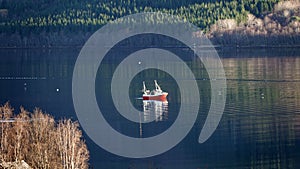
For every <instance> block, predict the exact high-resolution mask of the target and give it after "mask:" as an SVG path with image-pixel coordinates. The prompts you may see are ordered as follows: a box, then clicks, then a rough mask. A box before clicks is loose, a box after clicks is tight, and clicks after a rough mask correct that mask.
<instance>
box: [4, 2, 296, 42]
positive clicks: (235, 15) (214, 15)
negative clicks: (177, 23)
mask: <svg viewBox="0 0 300 169" xmlns="http://www.w3.org/2000/svg"><path fill="white" fill-rule="evenodd" d="M278 2H279V0H269V1H261V0H241V1H229V0H205V1H203V0H202V1H199V0H187V1H181V0H162V1H158V0H120V1H113V0H26V1H23V0H0V38H1V39H6V41H0V46H2V47H11V46H17V47H19V46H20V47H34V46H36V47H38V46H61V45H62V46H64V45H72V46H73V45H83V43H84V42H85V40H86V39H87V38H88V37H89V36H90V35H91V33H93V32H94V31H96V30H97V29H99V28H100V27H101V26H103V25H104V24H106V23H107V22H109V21H111V20H114V19H116V18H119V17H122V16H125V15H129V14H133V13H138V12H155V11H161V12H165V13H169V14H172V15H178V16H180V17H182V18H184V19H187V20H188V21H189V22H191V23H193V24H195V25H197V26H198V27H199V28H201V29H202V30H203V31H204V32H206V33H207V35H208V36H209V37H211V38H212V39H213V40H214V42H215V43H216V44H219V45H224V44H225V45H226V43H227V42H226V41H228V40H227V39H225V40H219V39H218V38H220V37H221V38H224V36H223V35H224V33H225V34H226V36H227V35H228V36H230V34H232V32H238V31H241V30H243V33H244V34H247V35H248V34H250V35H251V31H250V32H249V31H248V30H249V28H248V27H251V26H253V25H251V24H252V21H251V17H252V18H255V19H254V20H255V21H257V19H260V18H262V17H263V16H270V17H269V18H271V20H272V19H273V18H274V17H273V16H272V17H271V14H270V13H271V12H274V11H275V8H274V7H275V4H276V3H278ZM293 2H296V1H293ZM292 11H294V9H293V10H292ZM278 14H279V13H278ZM249 16H251V17H249ZM288 17H289V18H290V20H296V21H297V20H299V18H298V15H294V13H293V15H291V16H288ZM224 20H225V23H226V21H228V20H233V21H234V23H235V24H236V26H234V27H233V28H230V30H228V28H226V27H224V28H222V29H221V30H219V29H214V25H218V24H219V23H220V22H224ZM261 20H262V19H261ZM249 22H250V25H249V24H248V23H249ZM288 23H290V22H288ZM241 25H248V26H247V28H245V27H244V28H243V26H241ZM296 27H297V23H296ZM255 29H257V28H255ZM233 30H234V31H233ZM251 30H254V29H252V28H251ZM259 30H260V29H259ZM239 33H240V32H239ZM221 35H222V36H221ZM252 35H259V36H261V32H260V31H259V33H258V32H254V34H253V32H252ZM224 41H225V42H224ZM228 43H232V42H230V41H228Z"/></svg>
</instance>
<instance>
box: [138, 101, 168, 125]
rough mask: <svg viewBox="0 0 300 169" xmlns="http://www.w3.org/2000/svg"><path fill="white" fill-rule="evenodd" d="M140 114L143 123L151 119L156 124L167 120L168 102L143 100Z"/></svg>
mask: <svg viewBox="0 0 300 169" xmlns="http://www.w3.org/2000/svg"><path fill="white" fill-rule="evenodd" d="M142 114H143V118H144V121H150V120H151V119H155V121H156V122H158V121H164V120H167V119H168V101H158V100H143V113H142ZM153 116H154V117H155V118H153Z"/></svg>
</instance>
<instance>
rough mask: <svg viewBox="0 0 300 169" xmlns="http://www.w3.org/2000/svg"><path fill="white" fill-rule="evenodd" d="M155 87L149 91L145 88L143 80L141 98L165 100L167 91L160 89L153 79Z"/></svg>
mask: <svg viewBox="0 0 300 169" xmlns="http://www.w3.org/2000/svg"><path fill="white" fill-rule="evenodd" d="M154 84H155V89H154V90H152V91H150V90H147V88H146V85H145V82H143V92H144V94H143V100H160V101H166V100H167V95H168V93H167V92H164V91H162V90H161V88H160V86H159V85H158V84H157V81H156V80H154Z"/></svg>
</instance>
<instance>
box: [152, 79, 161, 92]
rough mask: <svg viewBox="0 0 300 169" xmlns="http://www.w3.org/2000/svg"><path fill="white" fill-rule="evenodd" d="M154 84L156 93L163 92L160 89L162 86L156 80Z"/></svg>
mask: <svg viewBox="0 0 300 169" xmlns="http://www.w3.org/2000/svg"><path fill="white" fill-rule="evenodd" d="M154 83H155V90H156V91H162V90H161V88H160V86H159V85H158V84H157V81H156V80H154Z"/></svg>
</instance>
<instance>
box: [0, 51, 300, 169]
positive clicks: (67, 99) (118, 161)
mask: <svg viewBox="0 0 300 169" xmlns="http://www.w3.org/2000/svg"><path fill="white" fill-rule="evenodd" d="M79 51H80V49H79V48H75V49H51V50H48V49H27V50H24V49H1V50H0V57H1V61H0V102H1V104H4V103H5V102H7V101H9V102H10V103H11V104H12V105H13V106H14V107H15V108H17V107H19V106H21V105H23V106H24V107H25V108H26V109H29V110H32V109H34V107H40V108H42V109H43V110H44V111H46V112H47V113H49V114H51V115H53V116H54V117H55V118H57V119H59V118H62V117H67V118H72V119H74V120H77V118H76V113H75V110H74V107H73V101H72V75H73V68H74V64H75V62H76V58H77V56H78V53H79ZM219 54H220V56H221V58H222V62H223V65H224V69H225V72H226V77H227V87H228V88H227V101H226V107H225V111H224V114H223V117H222V119H221V122H220V124H219V126H218V128H217V130H216V131H215V133H214V134H213V135H212V137H211V138H210V139H209V140H208V141H206V142H205V143H203V144H199V143H198V136H199V133H200V131H201V128H202V125H203V124H204V121H205V118H206V115H207V112H208V108H209V105H210V84H209V80H207V74H206V72H205V69H204V68H203V67H202V66H201V64H200V65H199V64H195V65H196V67H195V70H197V72H198V73H199V76H197V77H199V78H197V82H198V85H199V87H200V88H199V90H200V95H201V99H200V100H201V105H200V110H199V114H198V119H197V121H196V123H195V125H194V127H193V128H192V130H191V131H190V133H189V134H188V135H187V137H186V138H185V139H184V140H183V141H182V142H181V143H180V144H178V145H177V146H176V147H174V148H173V149H171V150H169V151H167V152H165V153H163V154H161V155H158V156H155V157H151V158H145V159H129V158H123V157H119V156H116V155H113V154H111V153H109V152H107V151H105V150H103V149H102V148H100V147H98V146H97V145H96V144H94V143H93V142H92V141H91V140H90V139H89V137H88V136H87V135H85V139H86V140H87V144H88V147H89V150H90V155H91V160H90V163H91V166H92V167H94V168H104V169H106V168H107V169H113V168H116V169H117V168H118V169H119V168H124V169H125V168H126V169H127V168H139V169H140V168H162V169H175V168H178V169H183V168H185V169H197V168H201V169H202V168H295V169H297V168H300V50H299V49H288V50H282V49H272V50H261V49H251V50H250V49H249V50H241V51H234V52H228V51H219ZM114 59H115V58H112V59H110V60H107V61H106V62H105V63H104V64H103V65H102V66H103V70H102V71H99V73H98V74H99V75H98V74H97V79H96V86H97V88H96V89H95V92H96V94H97V101H98V104H99V105H100V106H101V107H102V111H103V112H106V113H105V114H104V116H105V118H106V119H107V121H109V122H110V124H111V126H112V127H114V128H115V129H116V130H118V131H119V132H121V133H123V134H126V135H129V136H132V137H137V138H139V137H143V138H144V137H150V136H154V135H157V134H159V133H161V132H163V131H164V130H166V129H168V127H170V126H171V125H172V123H173V122H174V120H175V119H176V117H177V115H178V110H179V107H180V92H179V91H178V86H177V84H176V83H175V81H174V79H173V78H172V77H171V76H169V75H168V74H166V73H164V72H162V71H157V70H148V71H143V72H141V73H139V74H138V75H137V76H136V77H135V78H134V79H133V80H132V82H131V87H130V90H129V93H130V96H131V102H132V104H133V105H134V106H135V107H136V108H137V109H139V110H140V111H143V112H144V114H143V116H141V117H140V118H144V119H147V118H151V116H154V117H156V120H155V121H154V122H152V123H149V124H138V123H130V122H128V121H126V120H124V119H123V118H122V117H120V115H119V114H118V112H116V110H115V109H114V108H112V103H111V101H110V99H107V98H109V97H110V96H109V93H108V91H109V90H107V87H109V85H110V83H109V82H110V81H109V80H110V76H111V75H112V72H113V68H115V67H116V66H117V65H116V64H115V62H114ZM187 62H188V63H189V64H191V65H193V64H194V62H193V60H190V61H187ZM197 65H198V67H197ZM85 71H86V70H85V69H84V68H83V69H82V72H81V73H82V74H81V75H80V76H84V75H85V74H86V73H87V72H85ZM129 71H130V70H129ZM124 76H126V72H124ZM182 77H183V78H184V75H183V76H182ZM145 78H146V84H147V86H148V87H149V88H153V87H154V85H153V80H154V79H157V80H158V82H159V84H160V85H161V87H162V88H163V89H164V90H166V91H167V92H169V96H168V102H164V103H163V102H152V101H148V102H145V101H144V102H143V101H142V100H141V99H140V98H139V97H140V96H141V93H140V90H141V89H142V83H141V82H142V81H143V80H145ZM184 80H187V81H188V80H189V79H184ZM191 106H193V105H192V104H191ZM166 141H167V140H166ZM145 146H147V145H145Z"/></svg>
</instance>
